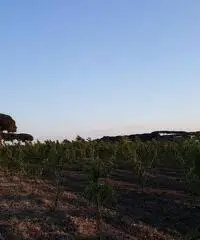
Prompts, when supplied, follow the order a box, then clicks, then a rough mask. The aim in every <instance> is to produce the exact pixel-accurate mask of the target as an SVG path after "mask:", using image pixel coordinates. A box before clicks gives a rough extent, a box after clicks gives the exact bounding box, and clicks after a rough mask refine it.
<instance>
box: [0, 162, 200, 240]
mask: <svg viewBox="0 0 200 240" xmlns="http://www.w3.org/2000/svg"><path fill="white" fill-rule="evenodd" d="M183 174H184V173H183V172H182V171H181V170H173V169H170V168H166V167H163V166H160V167H159V168H157V169H155V170H154V171H153V172H152V174H151V175H150V176H149V179H148V181H147V184H146V186H145V187H144V188H143V189H141V188H140V187H138V185H137V184H136V179H135V178H134V176H133V174H132V173H131V172H129V171H126V170H117V171H116V172H115V173H114V174H113V176H112V178H111V180H110V182H111V184H112V185H113V186H114V187H115V188H116V191H117V202H116V203H115V204H113V205H110V206H109V207H107V208H104V209H102V215H103V228H104V231H105V232H106V233H107V235H108V236H110V237H111V236H113V237H115V239H124V240H125V239H133V240H137V239H138V240H144V239H148V240H166V239H169V240H173V239H175V240H178V239H189V238H186V236H187V235H190V234H191V233H192V232H193V231H195V230H197V229H198V227H199V226H200V198H199V197H197V196H195V194H194V193H191V192H190V191H189V190H188V188H187V186H186V184H185V183H184V181H183V177H184V175H183ZM85 186H86V179H85V177H84V174H83V173H82V172H81V171H68V172H66V173H65V178H64V183H63V187H62V195H61V197H60V201H59V205H58V208H57V210H56V211H55V212H52V211H51V209H52V206H53V203H54V200H55V183H54V182H53V181H50V180H37V181H34V180H29V179H26V178H23V177H19V176H12V177H10V176H8V173H7V172H6V171H5V170H4V169H1V170H0V216H1V218H0V233H1V236H0V240H1V237H2V239H5V240H6V239H9V240H12V239H16V240H17V239H30V240H31V239H60V240H61V239H62V240H64V239H74V237H77V236H85V237H87V236H94V235H95V234H96V223H95V209H94V208H93V207H92V206H91V205H89V204H88V203H87V202H86V201H85V200H84V199H83V197H82V193H83V190H84V187H85ZM108 239H111V238H108Z"/></svg>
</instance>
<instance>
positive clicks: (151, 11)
mask: <svg viewBox="0 0 200 240" xmlns="http://www.w3.org/2000/svg"><path fill="white" fill-rule="evenodd" d="M199 13H200V1H199V0H190V1H189V0H163V1H161V0H151V1H150V0H76V1H74V0H34V1H27V0H18V1H15V0H2V1H1V2H0V49H1V51H0V83H1V104H0V105H1V112H2V113H7V114H10V115H12V116H13V117H14V118H15V119H16V122H17V125H18V131H19V132H28V133H31V134H33V135H34V136H35V137H36V138H39V139H45V138H59V139H62V138H65V137H68V138H71V137H74V136H76V135H77V134H79V135H81V136H83V137H99V136H102V135H115V134H123V133H126V134H128V133H134V132H142V131H151V130H153V129H175V130H176V129H177V130H180V129H182V130H188V129H190V130H193V129H194V130H197V129H198V130H199V128H200V125H199V124H200V110H199V103H200V14H199Z"/></svg>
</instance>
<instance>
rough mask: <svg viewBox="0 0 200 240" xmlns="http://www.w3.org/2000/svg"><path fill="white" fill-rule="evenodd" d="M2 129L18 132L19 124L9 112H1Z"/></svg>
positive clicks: (0, 122) (0, 126) (0, 128)
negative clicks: (17, 124)
mask: <svg viewBox="0 0 200 240" xmlns="http://www.w3.org/2000/svg"><path fill="white" fill-rule="evenodd" d="M0 131H1V132H2V131H7V132H16V131H17V126H16V122H15V120H14V119H13V118H12V117H11V116H9V115H7V114H3V113H0Z"/></svg>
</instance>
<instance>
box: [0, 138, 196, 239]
mask: <svg viewBox="0 0 200 240" xmlns="http://www.w3.org/2000/svg"><path fill="white" fill-rule="evenodd" d="M162 165H165V166H173V167H174V169H175V170H176V169H181V170H182V171H183V172H184V176H185V183H186V184H187V185H188V187H189V188H192V187H193V183H194V182H195V183H197V182H198V180H199V179H198V176H199V175H200V142H199V140H198V139H190V140H182V141H174V142H166V141H163V142H162V141H149V142H141V141H129V140H126V139H123V140H122V141H119V142H115V143H109V142H107V143H105V142H103V141H92V140H87V141H86V140H84V139H81V138H77V139H76V141H72V142H67V143H59V142H53V141H46V142H44V143H40V142H36V143H27V144H25V145H20V144H15V145H4V146H1V148H0V167H1V168H5V169H7V170H8V173H9V174H10V175H12V174H19V176H22V175H23V176H26V177H29V178H34V179H35V180H37V179H38V178H51V179H54V180H55V183H56V193H55V204H54V206H53V207H52V208H53V210H55V209H56V208H57V205H58V200H59V196H60V193H61V186H62V180H63V176H64V173H65V171H66V170H70V169H71V168H76V169H79V170H83V171H84V172H85V175H86V177H87V180H88V184H87V187H86V189H85V192H84V197H85V198H86V199H88V201H90V202H92V203H93V204H94V205H95V207H96V210H97V226H98V230H99V232H101V205H102V204H104V203H106V202H107V201H109V200H110V199H112V198H114V190H113V188H112V186H111V185H110V184H108V182H109V180H108V178H109V176H110V174H112V172H113V171H115V170H116V169H120V168H126V169H128V170H130V171H132V174H133V175H134V176H135V177H136V178H137V181H138V185H140V187H142V189H143V187H144V186H145V183H146V182H147V181H148V176H149V173H150V172H152V170H153V169H154V168H156V166H162ZM100 238H101V237H100Z"/></svg>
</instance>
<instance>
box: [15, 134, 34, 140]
mask: <svg viewBox="0 0 200 240" xmlns="http://www.w3.org/2000/svg"><path fill="white" fill-rule="evenodd" d="M16 140H18V141H22V142H32V141H33V136H32V135H31V134H28V133H18V134H16Z"/></svg>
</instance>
